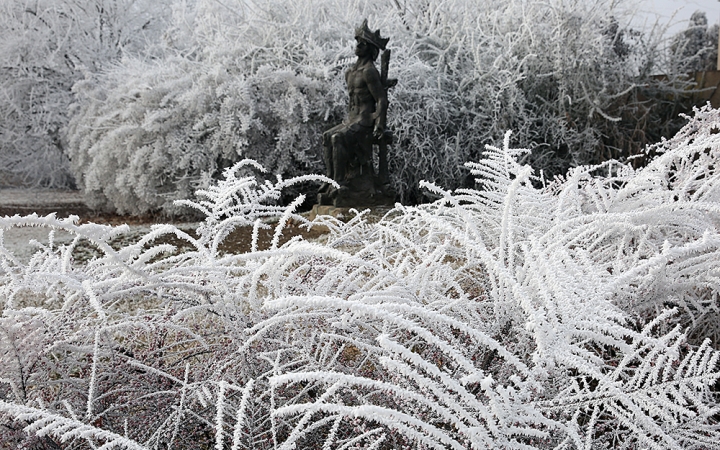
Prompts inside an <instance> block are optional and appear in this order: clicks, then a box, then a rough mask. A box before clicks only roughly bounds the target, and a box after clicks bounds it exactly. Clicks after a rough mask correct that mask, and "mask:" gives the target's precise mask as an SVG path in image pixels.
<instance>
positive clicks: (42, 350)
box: [0, 108, 720, 450]
mask: <svg viewBox="0 0 720 450" xmlns="http://www.w3.org/2000/svg"><path fill="white" fill-rule="evenodd" d="M718 123H720V111H718V110H712V109H709V108H705V109H702V110H698V111H696V113H695V116H694V117H693V118H692V119H691V120H690V123H689V124H688V125H687V126H686V127H685V128H684V129H683V130H682V131H681V132H680V133H679V134H677V135H676V136H675V137H674V138H673V139H670V140H667V141H665V142H663V143H661V144H659V145H658V146H657V148H655V149H654V150H655V153H657V154H659V156H657V157H656V158H655V159H653V160H652V161H651V163H650V164H649V165H648V166H647V167H645V168H640V169H634V168H632V167H631V166H629V165H627V164H623V163H620V162H617V161H612V162H608V163H606V164H603V165H600V166H582V167H577V168H574V169H573V170H571V171H570V172H569V173H568V174H567V177H565V178H556V179H554V180H553V181H552V182H547V180H545V179H544V178H543V177H542V176H540V174H539V173H537V172H535V171H534V170H533V169H532V167H530V166H527V165H524V164H522V163H520V160H522V158H523V155H525V154H526V153H527V150H522V149H513V148H512V146H511V145H510V142H511V138H512V137H511V135H510V134H509V133H508V134H506V135H505V138H504V140H503V143H502V145H500V146H488V147H486V152H485V155H484V156H485V158H484V159H482V160H480V161H478V162H475V163H470V164H468V168H469V169H470V170H471V172H472V174H473V176H475V177H478V179H479V183H480V184H481V186H480V187H481V189H457V190H453V191H450V190H446V189H443V188H441V187H438V186H436V185H434V184H432V183H427V182H426V183H423V186H424V188H425V189H427V190H429V191H431V192H433V193H434V195H436V196H438V197H439V199H438V200H437V201H435V202H433V203H431V204H425V205H421V206H418V207H409V206H401V205H398V206H397V207H396V209H394V210H393V211H390V212H389V213H388V214H387V215H386V216H385V217H383V218H382V219H381V220H380V221H379V222H376V223H370V221H367V220H365V218H364V214H365V213H358V214H357V215H356V216H355V217H353V218H351V219H350V220H349V221H348V222H347V223H345V222H341V221H338V220H335V219H333V218H330V217H320V218H318V219H317V222H316V223H314V224H310V225H313V226H316V225H324V226H326V227H328V228H329V230H330V234H329V235H328V236H327V238H326V239H325V240H323V241H317V242H306V241H304V240H302V239H299V238H295V239H293V240H291V241H290V242H288V243H286V244H284V245H280V244H279V237H280V235H281V234H282V233H283V229H284V227H285V226H286V225H287V224H288V222H289V220H290V219H291V218H292V219H293V220H294V221H297V222H302V220H303V219H302V216H298V215H296V214H294V211H295V209H296V208H297V206H298V205H299V204H300V203H301V202H302V198H298V199H297V200H296V201H295V202H293V203H292V204H291V205H290V206H289V207H287V208H283V207H278V206H272V203H273V202H274V201H276V200H277V199H278V198H279V197H280V195H281V190H282V189H283V188H285V187H287V186H289V185H291V184H293V183H299V182H306V181H308V179H307V177H306V178H300V179H290V180H286V179H283V178H282V177H279V178H277V177H276V178H275V179H274V180H273V181H270V180H265V179H264V177H263V176H259V175H256V173H253V172H248V169H255V170H262V167H261V166H260V165H258V164H257V163H254V162H251V161H242V162H239V163H237V164H236V165H234V166H232V167H229V168H227V169H225V170H224V171H223V175H222V178H221V179H220V180H219V181H217V182H216V183H212V184H211V185H210V186H209V188H208V189H205V190H201V191H198V192H197V195H196V196H195V200H192V199H190V200H186V201H183V202H182V203H183V204H184V205H185V206H190V207H193V208H195V209H197V210H198V211H200V212H201V213H202V214H203V215H205V216H206V220H205V221H204V222H203V224H202V226H201V227H200V228H199V229H198V233H197V235H196V236H195V235H189V234H187V233H184V232H183V231H182V230H179V229H178V228H176V227H175V226H172V225H158V226H156V227H154V228H153V230H152V231H151V232H150V233H149V234H147V235H146V236H144V237H143V238H142V239H141V240H140V241H139V242H138V243H137V244H133V245H128V246H124V247H122V248H119V249H116V248H113V247H112V246H110V245H109V242H110V240H111V239H112V237H113V236H114V235H117V234H119V233H122V232H123V231H124V230H123V228H122V227H121V228H112V227H109V226H102V225H96V224H84V225H77V224H76V223H75V220H76V219H75V218H69V219H63V220H59V219H56V218H55V217H54V216H52V215H51V216H48V217H37V216H28V217H19V216H15V217H6V218H0V270H1V272H0V298H2V299H3V304H2V313H3V314H2V317H0V418H1V419H0V420H1V422H0V439H3V441H4V442H8V443H9V445H15V446H16V447H18V448H23V447H30V446H32V445H35V444H37V446H38V447H39V446H41V445H45V447H46V448H73V449H75V448H76V449H85V448H88V449H89V448H103V447H104V448H125V449H159V448H175V449H198V448H203V449H205V448H207V449H209V448H215V449H226V448H230V449H235V450H236V449H246V448H253V449H273V450H275V449H291V448H296V449H321V448H322V449H334V450H340V449H348V448H366V449H385V448H388V449H390V448H392V449H395V448H431V449H442V450H445V449H447V448H452V449H458V450H460V449H474V448H510V449H561V448H566V449H572V448H627V449H634V448H654V449H667V448H687V449H713V448H720V444H718V443H719V442H720V425H719V424H718V419H717V418H718V414H719V413H720V403H719V402H718V400H719V399H718V391H717V383H718V380H719V379H720V351H718V350H717V348H718V346H719V342H718V338H717V336H718V334H717V332H716V331H715V330H716V329H717V323H718V320H717V300H718V283H717V277H718V264H717V261H718V259H719V258H720V233H719V232H718V223H720V220H719V219H720V208H718V206H717V205H718V202H719V201H720V184H719V183H720V176H718V170H720V169H719V168H718V166H717V164H716V162H717V160H718V158H720V133H718ZM317 181H322V180H317ZM267 216H276V217H278V221H277V224H276V225H274V226H273V227H274V230H273V233H274V236H275V238H274V239H273V242H272V244H271V247H270V248H269V249H268V250H262V251H259V250H258V248H257V246H256V243H257V236H258V232H259V229H260V228H262V227H267V226H269V225H266V224H265V222H264V221H263V220H262V219H263V218H265V217H267ZM239 225H251V226H252V227H253V229H254V233H253V236H254V237H253V245H252V250H251V251H250V252H248V253H244V254H225V253H223V252H221V251H219V243H220V242H221V241H222V240H223V239H224V238H225V237H226V236H227V235H228V233H229V232H230V231H231V230H232V229H233V228H234V227H236V226H239ZM21 226H43V227H47V228H48V229H49V232H50V236H49V237H50V240H49V244H47V245H44V246H39V247H38V251H37V252H36V253H35V254H34V255H33V256H32V257H31V259H30V261H23V260H20V259H18V258H16V257H15V255H13V254H12V252H10V251H8V250H7V249H6V248H5V247H4V246H3V245H2V242H3V240H2V239H3V238H4V236H5V233H6V232H8V230H11V229H12V228H14V227H21ZM57 229H62V230H66V231H68V232H70V233H72V234H74V235H75V236H77V239H75V240H74V241H73V242H71V243H70V244H67V245H57V244H56V243H55V242H54V241H53V239H52V237H53V234H52V233H53V230H57ZM164 235H173V236H175V237H176V238H178V239H180V240H182V241H185V242H186V243H187V244H189V249H187V250H186V251H183V252H178V251H177V249H175V248H173V247H172V246H170V245H168V244H166V243H163V242H164V241H163V240H162V239H161V238H162V237H163V236H164ZM81 242H87V243H90V244H91V245H93V246H95V247H96V248H97V249H98V256H97V257H96V258H94V259H92V260H91V261H89V262H87V263H79V262H76V261H74V259H73V258H74V255H75V254H76V253H75V249H76V247H77V246H78V245H79V244H80V243H81Z"/></svg>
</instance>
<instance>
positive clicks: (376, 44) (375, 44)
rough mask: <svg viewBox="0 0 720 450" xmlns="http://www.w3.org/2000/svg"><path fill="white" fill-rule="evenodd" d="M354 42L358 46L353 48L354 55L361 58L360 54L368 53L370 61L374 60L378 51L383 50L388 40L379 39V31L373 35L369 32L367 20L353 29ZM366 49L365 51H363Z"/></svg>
mask: <svg viewBox="0 0 720 450" xmlns="http://www.w3.org/2000/svg"><path fill="white" fill-rule="evenodd" d="M355 40H356V41H357V43H358V45H357V47H356V48H355V54H357V55H358V56H362V55H361V54H360V52H365V51H367V52H369V54H370V55H371V56H372V59H373V60H374V59H376V58H377V56H378V53H379V52H380V50H385V47H386V46H387V43H388V41H389V40H390V39H383V38H381V37H380V30H377V31H375V32H374V33H373V32H372V31H370V28H369V27H368V22H367V19H365V20H363V23H362V25H360V26H359V27H358V28H355ZM365 48H367V49H365Z"/></svg>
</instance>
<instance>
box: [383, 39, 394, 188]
mask: <svg viewBox="0 0 720 450" xmlns="http://www.w3.org/2000/svg"><path fill="white" fill-rule="evenodd" d="M389 71H390V50H385V51H383V53H382V56H381V57H380V82H381V83H382V85H383V88H385V94H387V91H388V90H389V89H390V88H391V87H393V86H395V85H396V84H397V80H394V79H388V72H389ZM383 114H385V117H383V118H382V121H383V123H384V124H385V126H386V127H387V110H386V111H385V112H384V113H383ZM390 140H392V134H391V133H390V132H389V131H388V130H387V129H386V130H385V132H384V133H383V136H382V137H381V138H380V141H379V142H378V177H379V178H380V181H381V182H382V183H389V182H390V174H389V172H388V164H387V147H388V143H389V141H390Z"/></svg>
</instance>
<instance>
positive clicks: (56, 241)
mask: <svg viewBox="0 0 720 450" xmlns="http://www.w3.org/2000/svg"><path fill="white" fill-rule="evenodd" d="M53 211H57V212H58V217H66V216H68V215H69V214H77V211H90V210H89V209H88V208H87V205H86V204H85V200H84V198H83V194H82V192H80V191H70V190H55V189H0V217H3V216H6V215H8V214H13V215H14V214H20V215H29V214H33V213H37V214H38V215H41V216H44V215H47V214H50V213H51V212H53ZM129 226H130V231H128V233H126V234H125V235H124V236H123V237H122V238H121V239H119V240H121V241H123V242H134V241H137V240H138V239H139V238H140V237H141V236H143V235H144V234H146V233H148V232H149V231H150V226H151V224H134V225H129ZM50 231H51V230H50V229H48V228H45V227H14V228H11V229H9V230H6V231H5V232H4V233H3V242H2V243H3V245H4V247H5V249H6V250H7V251H9V252H10V253H12V254H13V255H14V256H15V257H16V258H17V259H18V260H19V261H20V262H22V263H27V262H28V261H29V260H30V257H31V256H32V255H33V253H35V252H36V251H38V250H39V249H40V248H41V247H42V246H47V245H48V244H49V243H50ZM74 238H75V236H74V235H72V234H70V233H68V232H66V231H62V230H56V231H55V232H54V233H53V245H55V246H59V245H66V244H69V243H71V242H72V240H73V239H74ZM81 247H88V246H87V245H85V246H81ZM84 252H85V253H88V255H87V256H88V257H91V256H92V255H91V252H92V250H91V249H89V248H85V249H84Z"/></svg>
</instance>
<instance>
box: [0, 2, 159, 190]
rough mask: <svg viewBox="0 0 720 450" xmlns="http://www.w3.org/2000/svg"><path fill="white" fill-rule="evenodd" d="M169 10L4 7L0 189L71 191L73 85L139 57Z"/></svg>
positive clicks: (113, 5)
mask: <svg viewBox="0 0 720 450" xmlns="http://www.w3.org/2000/svg"><path fill="white" fill-rule="evenodd" d="M168 3H169V2H168V1H166V0H162V1H135V0H90V1H83V2H77V1H73V0H33V1H27V0H18V1H8V2H2V4H1V5H0V36H1V37H2V39H0V94H1V95H2V98H3V101H2V102H0V176H2V178H1V179H0V185H7V184H13V185H43V186H50V187H68V186H71V185H73V178H72V175H71V174H70V169H69V164H68V160H67V155H66V154H65V151H66V147H67V140H66V138H65V130H64V127H65V126H66V125H67V123H68V120H69V117H70V113H69V109H70V105H71V103H72V102H73V94H72V91H71V89H72V86H73V84H74V83H75V82H76V81H78V80H80V79H82V78H83V76H84V73H86V72H90V73H92V72H96V71H98V70H100V69H101V68H103V66H105V65H107V64H108V63H110V62H112V61H116V60H117V59H118V58H120V57H121V56H122V55H123V54H127V53H131V54H133V53H135V54H136V53H139V52H140V51H141V50H144V49H145V48H146V46H147V45H148V42H146V41H145V39H148V40H150V41H152V40H155V39H157V37H158V35H159V31H160V30H161V29H162V27H160V25H161V24H162V22H163V18H164V17H166V14H165V13H164V11H165V9H166V7H167V4H168ZM150 45H152V42H150Z"/></svg>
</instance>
